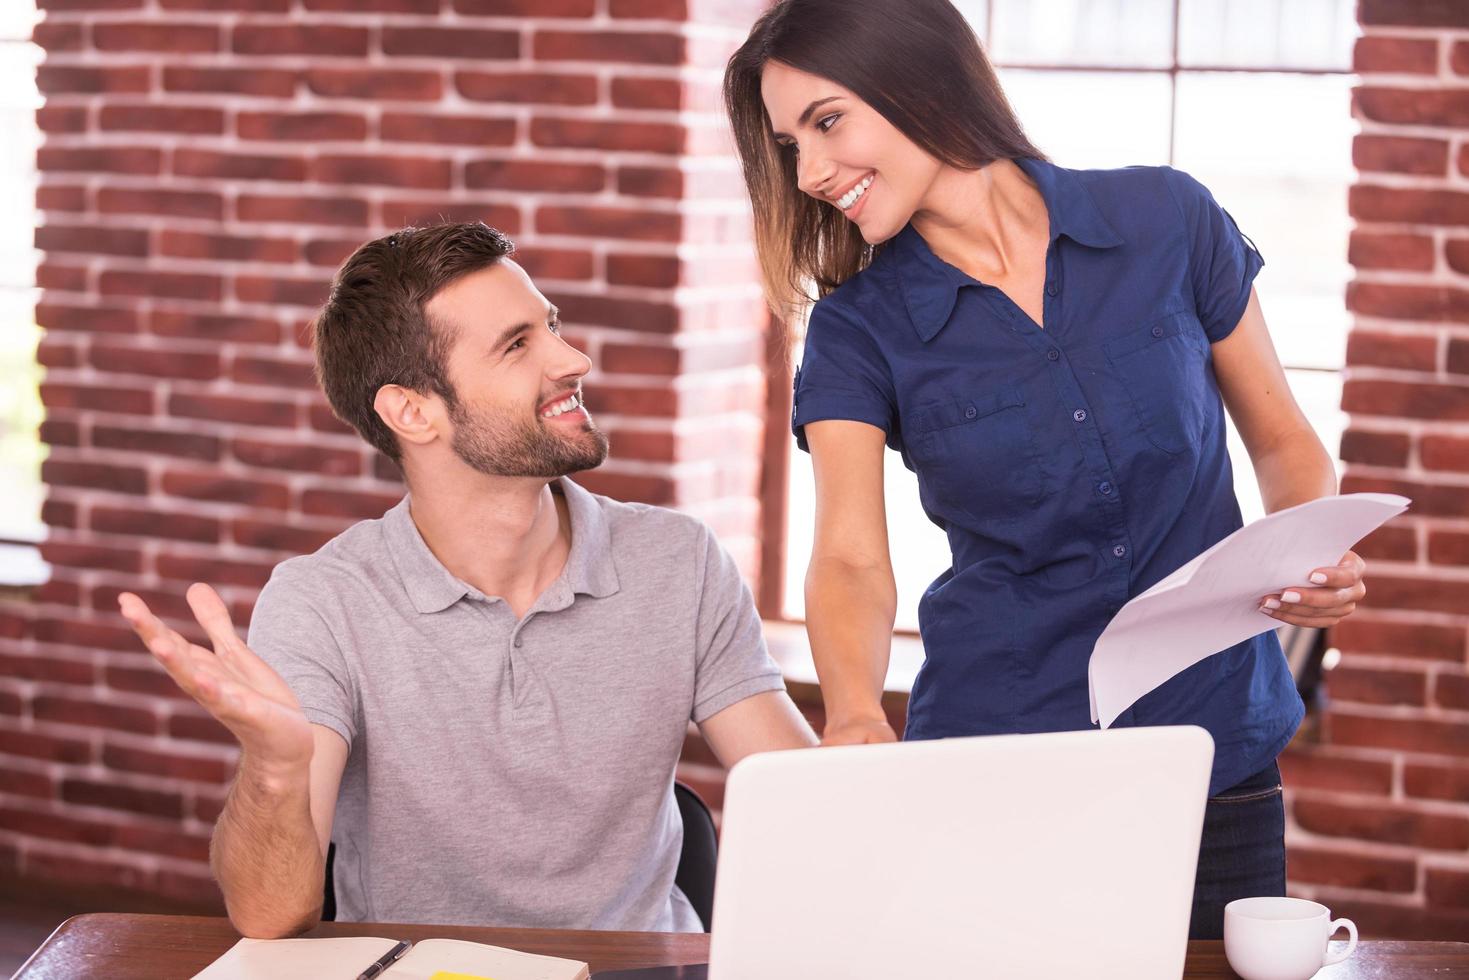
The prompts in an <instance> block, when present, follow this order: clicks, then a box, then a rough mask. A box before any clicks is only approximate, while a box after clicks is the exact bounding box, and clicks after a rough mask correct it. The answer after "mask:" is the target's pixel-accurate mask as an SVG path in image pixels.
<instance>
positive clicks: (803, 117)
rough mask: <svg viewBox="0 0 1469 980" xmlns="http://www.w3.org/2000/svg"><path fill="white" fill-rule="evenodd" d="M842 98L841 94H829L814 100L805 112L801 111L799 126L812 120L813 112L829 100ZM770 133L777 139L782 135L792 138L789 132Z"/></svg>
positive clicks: (797, 123) (797, 122)
mask: <svg viewBox="0 0 1469 980" xmlns="http://www.w3.org/2000/svg"><path fill="white" fill-rule="evenodd" d="M840 98H841V96H840V95H828V96H827V97H826V98H824V99H817V100H816V101H815V102H813V103H811V104H810V105H808V106H807V107H806V111H805V112H803V113H801V118H800V119H797V120H796V126H797V128H799V127H801V126H804V125H806V123H807V122H809V121H810V120H811V114H812V113H813V112H815V111H816V110H817V109H820V108H821V107H822V106H824V105H826V104H827V103H828V102H835V101H836V100H837V99H840ZM770 135H771V136H773V137H775V138H776V139H781V138H782V137H784V138H786V139H789V138H790V135H789V134H788V133H771V134H770Z"/></svg>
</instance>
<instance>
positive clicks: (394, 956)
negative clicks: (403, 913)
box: [357, 939, 413, 980]
mask: <svg viewBox="0 0 1469 980" xmlns="http://www.w3.org/2000/svg"><path fill="white" fill-rule="evenodd" d="M412 945H413V944H412V943H410V942H409V941H408V940H406V939H400V940H398V945H396V946H394V947H393V948H392V949H390V950H388V951H387V952H386V953H384V954H383V955H381V956H379V957H378V958H377V959H376V960H374V961H373V963H372V966H369V967H368V968H367V969H365V970H363V971H362V972H361V973H359V974H357V980H372V978H373V977H375V976H377V975H378V974H379V973H382V972H383V971H384V970H386V969H387V968H388V967H390V966H392V965H393V964H394V963H396V962H397V961H398V957H400V956H402V955H403V954H404V953H406V952H408V947H409V946H412Z"/></svg>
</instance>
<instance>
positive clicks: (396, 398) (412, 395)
mask: <svg viewBox="0 0 1469 980" xmlns="http://www.w3.org/2000/svg"><path fill="white" fill-rule="evenodd" d="M372 407H373V409H374V410H375V411H376V412H377V416H378V418H380V419H382V420H383V424H384V425H386V426H387V427H388V428H389V429H391V430H392V432H393V435H395V436H397V437H398V439H399V440H400V441H401V442H405V443H412V444H413V445H415V446H424V445H427V444H428V443H430V442H433V441H434V440H435V439H437V438H438V437H439V426H438V423H439V422H440V421H441V420H442V418H443V415H444V410H443V408H444V406H443V401H442V400H441V399H439V398H436V397H434V396H432V395H423V394H420V393H419V392H416V391H414V390H412V389H411V388H404V387H403V386H402V385H383V386H382V387H381V388H379V389H378V390H377V397H375V398H374V399H373V400H372Z"/></svg>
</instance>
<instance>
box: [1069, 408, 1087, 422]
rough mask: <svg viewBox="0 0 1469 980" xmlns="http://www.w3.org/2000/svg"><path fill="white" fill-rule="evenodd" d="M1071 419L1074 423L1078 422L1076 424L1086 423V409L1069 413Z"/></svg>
mask: <svg viewBox="0 0 1469 980" xmlns="http://www.w3.org/2000/svg"><path fill="white" fill-rule="evenodd" d="M1071 417H1072V418H1074V419H1076V421H1078V422H1085V421H1086V409H1084V408H1078V409H1077V410H1076V411H1074V412H1072V413H1071Z"/></svg>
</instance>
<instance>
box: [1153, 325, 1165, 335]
mask: <svg viewBox="0 0 1469 980" xmlns="http://www.w3.org/2000/svg"><path fill="white" fill-rule="evenodd" d="M1153 336H1154V337H1161V336H1163V328H1162V327H1154V328H1153Z"/></svg>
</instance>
